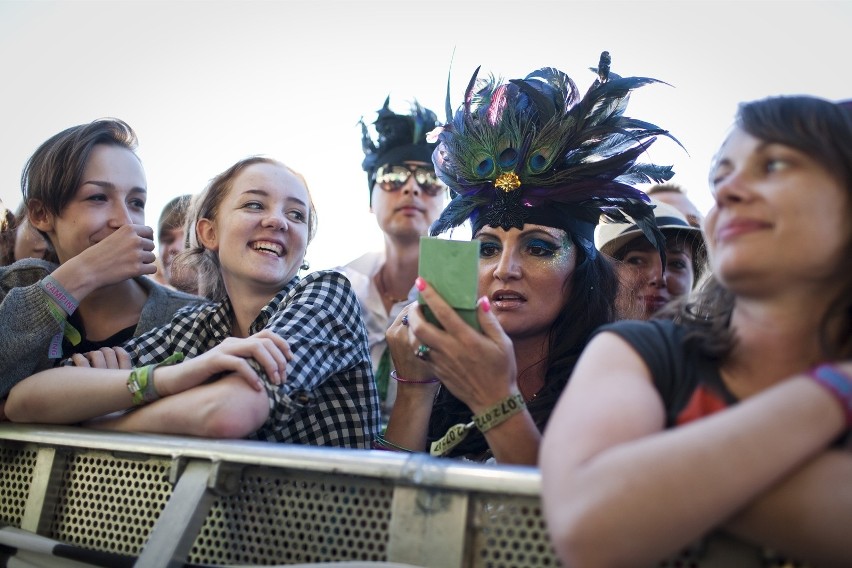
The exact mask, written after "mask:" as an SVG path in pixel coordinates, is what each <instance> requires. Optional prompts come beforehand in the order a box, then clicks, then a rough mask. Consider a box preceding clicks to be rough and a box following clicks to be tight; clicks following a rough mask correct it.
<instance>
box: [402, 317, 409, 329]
mask: <svg viewBox="0 0 852 568" xmlns="http://www.w3.org/2000/svg"><path fill="white" fill-rule="evenodd" d="M402 325H404V326H405V327H408V314H406V315H404V316H402Z"/></svg>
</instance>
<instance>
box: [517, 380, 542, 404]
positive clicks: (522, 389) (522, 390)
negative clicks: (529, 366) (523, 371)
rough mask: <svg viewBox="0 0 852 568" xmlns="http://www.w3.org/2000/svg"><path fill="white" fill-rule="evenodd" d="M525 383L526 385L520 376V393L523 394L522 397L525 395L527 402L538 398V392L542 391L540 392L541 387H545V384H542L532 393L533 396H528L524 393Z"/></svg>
mask: <svg viewBox="0 0 852 568" xmlns="http://www.w3.org/2000/svg"><path fill="white" fill-rule="evenodd" d="M523 385H524V383H523V381H522V380H521V377H518V392H520V393H521V396H522V397H524V402H526V403H527V404H529V403H530V402H532V401H534V400H535V399H536V397H537V396H538V393H540V392H541V389H543V388H544V385H541V387H540V388H539V389H538V390H537V391H535V392H534V393H533V394H532V396H529V397H528V396H527V395H526V394H525V393H524V388H523Z"/></svg>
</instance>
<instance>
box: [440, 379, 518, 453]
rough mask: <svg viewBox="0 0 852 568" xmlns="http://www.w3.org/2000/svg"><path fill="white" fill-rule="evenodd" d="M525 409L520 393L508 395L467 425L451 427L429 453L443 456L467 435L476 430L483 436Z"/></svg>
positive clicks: (475, 415) (475, 416)
mask: <svg viewBox="0 0 852 568" xmlns="http://www.w3.org/2000/svg"><path fill="white" fill-rule="evenodd" d="M526 407H527V404H526V402H524V397H523V395H521V394H520V393H518V394H513V395H509V396H507V397H506V398H504V399H503V400H501V401H500V402H498V403H497V404H495V405H494V406H490V407H488V408H486V409H485V410H483V411H482V412H480V413H479V414H474V415H473V420H471V421H470V422H468V423H467V424H456V425H455V426H451V427H450V429H449V430H447V433H446V434H444V435H443V437H441V439H440V440H436V441H434V442H432V445H431V446H430V448H429V453H430V454H432V455H433V456H445V455H447V454H448V453H450V451H451V450H452V449H453V448H455V447H456V446H458V445H459V444H461V443H462V441H463V440H464V439H465V438H466V437H467V435H468V433H469V432H470V431H471V430H473V429H474V428H478V429H479V431H480V432H482V433H483V434H484V433H485V432H487V431H489V430H491V429H492V428H494V427H495V426H499V425H500V424H502V423H503V422H505V421H506V420H508V419H509V418H511V417H512V416H514V415H515V414H518V413H520V412H523V410H524V409H525V408H526Z"/></svg>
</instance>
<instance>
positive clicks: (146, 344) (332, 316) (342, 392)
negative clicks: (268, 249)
mask: <svg viewBox="0 0 852 568" xmlns="http://www.w3.org/2000/svg"><path fill="white" fill-rule="evenodd" d="M231 312H232V310H231V303H230V302H229V301H228V300H227V299H226V300H224V301H223V302H220V303H218V304H210V303H208V304H205V305H203V306H200V307H199V306H193V307H187V308H184V309H182V310H180V311H178V312H177V313H176V314H175V315H174V320H173V321H172V323H171V324H169V325H167V326H164V327H160V328H157V329H153V330H151V331H149V332H148V333H146V334H144V335H141V336H139V337H137V338H135V339H133V340H131V341H130V342H128V343H127V344H125V345H124V348H125V349H126V350H127V352H128V353H129V354H130V358H131V359H132V361H133V365H134V366H136V367H140V366H144V365H150V364H152V363H157V362H159V361H162V360H163V359H165V358H166V357H168V356H169V355H171V354H172V353H175V352H177V351H180V352H182V353H183V354H184V356H186V358H191V357H195V356H197V355H200V354H202V353H204V352H206V351H209V350H210V349H212V348H213V347H215V346H217V345H219V344H220V343H221V342H222V341H224V340H225V339H226V338H228V337H230V335H231ZM263 329H269V330H272V331H274V332H275V333H277V334H278V335H280V336H281V337H283V338H284V339H286V340H287V343H288V344H289V345H290V349H291V350H292V351H293V360H292V361H290V362H289V363H288V364H287V378H286V381H285V382H284V384H283V385H281V386H279V387H276V386H274V385H273V384H272V383H270V382H269V381H268V380H267V381H265V385H266V391H267V394H268V395H269V418H268V419H267V421H266V422H265V423H264V425H263V426H262V427H261V429H260V430H258V431H257V432H255V433H254V434H253V435H252V436H250V437H251V438H254V439H258V440H266V441H270V442H292V443H295V444H312V445H318V446H340V447H351V448H368V447H369V446H370V443H371V442H372V440H373V439H374V438H375V437H376V435H377V434H378V433H379V398H378V394H377V391H376V385H375V381H374V379H373V371H372V365H371V362H370V351H369V348H368V344H367V332H366V330H365V328H364V322H363V320H362V318H361V308H360V306H359V304H358V299H357V298H356V297H355V293H354V292H353V291H352V287H351V285H350V283H349V280H348V279H347V278H346V276H344V275H342V274H340V273H339V272H335V271H331V270H326V271H319V272H314V273H312V274H309V275H308V276H306V277H305V278H304V279H302V280H300V279H299V278H298V277H296V278H293V280H291V281H290V282H289V283H288V284H287V285H286V286H285V287H284V289H282V290H281V291H280V292H279V293H278V294H277V295H276V296H275V297H274V298H273V299H272V301H271V302H269V304H267V305H266V306H265V307H264V308H263V309H262V310H261V312H260V315H259V316H257V319H256V320H255V321H254V323H253V324H252V326H251V328H250V333H252V334H254V333H257V332H259V331H261V330H263ZM253 367H254V368H255V369H256V370H259V369H260V367H259V366H258V365H257V364H254V365H253ZM260 374H261V376H263V377H265V375H264V374H263V372H262V371H261V373H260Z"/></svg>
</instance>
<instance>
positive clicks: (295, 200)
mask: <svg viewBox="0 0 852 568" xmlns="http://www.w3.org/2000/svg"><path fill="white" fill-rule="evenodd" d="M247 193H250V194H254V195H262V196H263V197H269V192H268V191H266V190H265V189H247V190H245V191H244V192H243V195H245V194H247ZM284 201H292V202H293V203H297V204H299V205H301V206H302V207H307V206H308V204H307V203H305V202H304V201H302V200H301V199H299V198H298V197H290V196H288V197H285V198H284Z"/></svg>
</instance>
